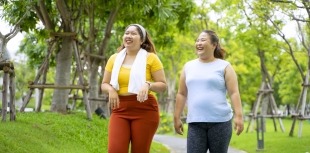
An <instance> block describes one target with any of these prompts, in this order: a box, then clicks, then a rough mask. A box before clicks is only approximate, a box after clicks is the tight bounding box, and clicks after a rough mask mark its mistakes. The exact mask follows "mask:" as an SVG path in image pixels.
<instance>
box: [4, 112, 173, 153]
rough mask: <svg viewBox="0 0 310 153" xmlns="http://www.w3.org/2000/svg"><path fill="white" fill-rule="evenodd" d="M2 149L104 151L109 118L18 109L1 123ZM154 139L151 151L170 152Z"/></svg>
mask: <svg viewBox="0 0 310 153" xmlns="http://www.w3.org/2000/svg"><path fill="white" fill-rule="evenodd" d="M0 124H1V125H0V142H1V143H0V150H1V152H5V153H29V152H31V153H105V152H107V142H108V141H107V139H108V136H107V127H108V125H107V124H108V120H103V119H100V118H99V117H98V116H96V115H93V120H92V121H89V120H87V119H86V115H85V114H84V113H70V114H67V115H62V114H58V113H50V112H44V113H17V115H16V121H14V122H12V121H8V120H7V121H6V122H2V123H0ZM168 152H169V151H168V149H167V148H165V147H164V146H163V145H161V144H158V143H156V142H154V143H153V144H152V148H151V153H168Z"/></svg>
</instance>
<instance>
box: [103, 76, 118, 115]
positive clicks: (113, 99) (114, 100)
mask: <svg viewBox="0 0 310 153" xmlns="http://www.w3.org/2000/svg"><path fill="white" fill-rule="evenodd" d="M110 80H111V72H108V71H104V74H103V79H102V83H101V90H102V91H103V92H105V93H108V94H109V105H110V107H111V109H114V108H118V107H119V97H118V94H117V91H116V90H115V89H114V88H113V87H112V86H111V85H110Z"/></svg>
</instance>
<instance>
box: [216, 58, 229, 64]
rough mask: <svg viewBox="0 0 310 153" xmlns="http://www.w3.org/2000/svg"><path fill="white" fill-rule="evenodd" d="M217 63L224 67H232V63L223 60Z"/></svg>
mask: <svg viewBox="0 0 310 153" xmlns="http://www.w3.org/2000/svg"><path fill="white" fill-rule="evenodd" d="M217 63H219V64H221V65H224V66H227V65H230V62H228V61H226V60H223V59H218V60H217Z"/></svg>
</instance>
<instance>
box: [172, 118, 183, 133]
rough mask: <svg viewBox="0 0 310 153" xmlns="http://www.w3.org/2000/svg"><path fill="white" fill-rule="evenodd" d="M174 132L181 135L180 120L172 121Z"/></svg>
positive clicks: (181, 126) (181, 125) (181, 124)
mask: <svg viewBox="0 0 310 153" xmlns="http://www.w3.org/2000/svg"><path fill="white" fill-rule="evenodd" d="M174 130H175V132H176V133H177V134H180V135H183V131H184V130H183V123H182V121H181V119H176V120H174Z"/></svg>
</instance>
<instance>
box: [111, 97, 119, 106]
mask: <svg viewBox="0 0 310 153" xmlns="http://www.w3.org/2000/svg"><path fill="white" fill-rule="evenodd" d="M109 104H110V108H111V109H115V108H118V107H119V100H118V99H114V98H113V99H112V98H111V99H109Z"/></svg>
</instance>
